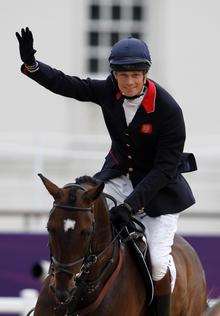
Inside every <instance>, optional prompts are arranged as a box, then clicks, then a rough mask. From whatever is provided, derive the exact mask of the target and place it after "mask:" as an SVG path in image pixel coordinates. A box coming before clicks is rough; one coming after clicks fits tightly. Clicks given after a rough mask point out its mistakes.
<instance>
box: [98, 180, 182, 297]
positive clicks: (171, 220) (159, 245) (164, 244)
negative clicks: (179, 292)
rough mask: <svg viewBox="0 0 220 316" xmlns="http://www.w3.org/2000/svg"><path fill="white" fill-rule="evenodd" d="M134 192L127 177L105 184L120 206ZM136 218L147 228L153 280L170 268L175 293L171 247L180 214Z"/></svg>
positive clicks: (111, 205)
mask: <svg viewBox="0 0 220 316" xmlns="http://www.w3.org/2000/svg"><path fill="white" fill-rule="evenodd" d="M132 191H133V186H132V183H131V181H130V180H129V178H128V177H126V176H121V177H118V178H115V179H112V180H109V181H108V182H107V183H106V184H105V189H104V192H105V193H108V194H110V195H112V196H113V197H114V198H115V199H116V200H117V202H118V204H121V203H123V202H124V200H125V199H126V197H127V196H128V195H129V194H130V193H131V192H132ZM107 202H108V206H109V208H111V207H113V206H114V205H113V202H112V201H111V200H108V201H107ZM136 217H137V219H139V220H140V221H141V222H142V223H143V224H144V226H145V233H146V237H147V242H148V247H149V252H150V257H151V264H152V278H153V280H154V281H159V280H161V279H162V278H163V277H164V276H165V274H166V272H167V269H168V268H169V270H170V274H171V290H172V291H173V289H174V285H175V280H176V268H175V264H174V261H173V257H172V255H171V247H172V245H173V239H174V235H175V233H176V230H177V221H178V217H179V214H167V215H161V216H158V217H150V216H147V215H146V214H138V215H137V216H136Z"/></svg>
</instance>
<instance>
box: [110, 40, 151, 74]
mask: <svg viewBox="0 0 220 316" xmlns="http://www.w3.org/2000/svg"><path fill="white" fill-rule="evenodd" d="M108 60H109V64H110V68H111V70H114V71H120V70H121V71H129V70H130V71H131V70H145V71H148V70H149V68H150V66H151V57H150V52H149V49H148V47H147V44H146V43H145V42H144V41H142V40H139V39H137V38H134V37H128V38H124V39H122V40H120V41H119V42H117V43H116V44H114V46H113V47H112V50H111V54H110V56H109V59H108Z"/></svg>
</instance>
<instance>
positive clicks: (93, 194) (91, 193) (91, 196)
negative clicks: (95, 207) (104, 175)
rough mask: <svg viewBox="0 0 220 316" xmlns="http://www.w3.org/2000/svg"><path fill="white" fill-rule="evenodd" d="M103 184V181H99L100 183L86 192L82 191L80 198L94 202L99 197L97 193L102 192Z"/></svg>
mask: <svg viewBox="0 0 220 316" xmlns="http://www.w3.org/2000/svg"><path fill="white" fill-rule="evenodd" d="M104 186H105V183H104V182H101V183H100V184H98V185H96V186H95V187H93V188H91V189H89V190H87V191H86V192H84V193H83V195H82V199H83V200H84V201H85V202H88V203H92V202H94V201H95V200H96V199H97V198H98V197H99V195H100V194H101V193H102V191H103V189H104Z"/></svg>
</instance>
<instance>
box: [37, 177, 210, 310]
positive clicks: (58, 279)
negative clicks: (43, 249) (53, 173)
mask: <svg viewBox="0 0 220 316" xmlns="http://www.w3.org/2000/svg"><path fill="white" fill-rule="evenodd" d="M39 176H40V178H41V180H42V182H43V184H44V186H45V187H46V189H47V191H48V192H49V193H50V195H52V197H53V199H54V203H53V207H52V209H51V211H50V214H49V219H48V223H47V230H48V233H49V248H50V255H51V267H50V271H49V274H48V276H47V278H46V279H45V281H44V284H43V286H42V289H41V291H40V293H39V297H38V300H37V303H36V306H35V309H34V316H52V315H56V316H61V315H62V316H63V315H67V316H73V315H80V316H83V315H86V316H121V315H126V316H144V315H145V316H148V315H155V314H154V313H153V311H152V309H151V308H152V306H149V305H148V302H147V301H146V296H147V288H146V286H145V283H144V281H143V277H142V274H141V273H140V271H139V269H138V267H137V264H136V260H135V259H134V256H133V255H132V253H131V251H130V250H129V249H128V247H127V246H126V243H124V244H123V243H122V242H120V232H119V233H115V232H114V229H112V225H111V221H110V218H109V211H108V207H107V203H106V198H105V196H104V194H103V189H104V184H103V183H101V182H100V183H97V182H96V181H94V179H93V178H91V177H88V176H84V177H80V178H78V179H76V182H75V183H69V184H67V185H65V186H64V187H62V188H60V187H58V186H57V185H56V184H54V183H53V182H51V181H50V180H49V179H47V178H46V177H44V176H43V175H42V174H39ZM172 255H173V258H174V262H175V266H176V270H177V278H176V283H175V288H174V291H173V293H172V298H171V315H173V316H200V315H202V314H203V312H204V311H205V309H206V283H205V275H204V271H203V269H202V266H201V263H200V261H199V258H198V256H197V254H196V253H195V251H194V250H193V248H192V247H191V246H190V245H189V244H188V243H187V242H186V241H185V240H184V239H183V238H182V237H180V236H175V241H174V245H173V248H172Z"/></svg>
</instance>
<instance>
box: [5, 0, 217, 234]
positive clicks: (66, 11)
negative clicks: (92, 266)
mask: <svg viewBox="0 0 220 316" xmlns="http://www.w3.org/2000/svg"><path fill="white" fill-rule="evenodd" d="M91 6H93V8H94V12H93V13H94V15H96V14H98V13H97V12H98V11H97V10H99V14H100V19H101V18H103V19H104V21H105V22H104V24H103V21H102V23H101V22H100V21H99V20H98V19H96V18H95V19H96V20H95V19H94V20H95V21H93V20H92V19H91ZM113 6H114V9H112V7H113ZM97 7H99V9H97ZM134 7H136V9H134ZM138 7H142V8H144V14H143V15H142V16H141V15H140V10H139V9H138ZM219 7H220V3H219V1H218V0H212V2H211V5H210V3H209V2H207V1H205V0H193V1H190V0H186V1H182V2H180V1H174V0H166V1H164V0H148V1H146V0H145V1H144V0H143V1H141V0H129V1H128V0H115V1H113V0H103V1H98V0H94V1H92V0H82V1H70V0H69V1H65V2H60V1H58V0H53V1H52V0H48V1H46V2H45V1H43V0H39V1H38V4H37V6H36V5H35V2H34V1H32V0H31V1H30V0H23V1H22V2H14V1H12V0H8V1H1V3H0V19H1V23H2V27H1V30H0V32H1V34H0V36H1V43H2V45H1V56H2V57H1V60H0V63H1V78H2V87H3V89H1V94H0V99H1V108H2V111H1V116H0V192H1V194H0V210H2V211H16V210H22V211H23V210H24V211H28V212H29V211H34V210H40V211H43V210H48V209H49V207H50V205H51V201H50V200H49V198H48V195H47V193H46V192H45V190H44V188H43V187H42V185H41V183H40V181H38V179H37V176H36V175H37V173H38V172H43V173H44V174H45V176H47V177H49V178H51V179H52V180H54V181H55V182H56V183H57V184H58V185H63V184H65V183H67V182H69V181H71V180H73V179H74V178H75V177H76V176H77V175H82V174H85V173H87V174H90V175H92V174H93V173H94V172H95V171H96V170H98V169H99V168H100V166H101V163H102V160H103V157H104V156H105V153H106V152H107V150H108V147H109V138H108V136H107V131H106V128H105V126H104V123H103V119H102V116H101V112H100V111H99V109H98V107H97V106H95V105H92V104H87V103H85V104H79V102H77V101H74V100H72V99H68V98H63V97H61V96H57V95H55V94H52V93H50V92H49V91H47V90H45V89H44V88H42V87H40V86H39V85H37V84H36V83H34V82H33V81H31V80H29V79H28V78H26V77H25V76H23V75H22V74H21V73H20V70H19V68H20V64H21V63H20V58H19V53H18V44H17V41H16V38H15V36H14V33H15V31H19V30H20V28H21V27H23V26H26V25H27V26H29V27H30V28H31V30H32V31H33V33H34V39H35V48H36V49H37V54H36V57H37V58H38V59H39V60H41V61H43V62H45V63H48V64H50V65H51V66H54V67H56V68H58V69H61V70H63V71H64V72H66V73H68V74H75V75H79V76H81V77H86V76H87V75H88V67H87V66H88V60H89V58H90V57H94V56H95V55H96V54H97V56H99V57H100V60H101V59H102V61H101V66H100V69H105V67H104V66H103V58H104V57H105V56H106V57H107V55H108V52H109V46H108V45H109V42H108V38H116V37H117V34H116V35H115V33H117V31H118V30H119V31H120V32H119V33H120V36H121V35H123V34H124V33H125V32H126V31H129V32H131V31H132V32H139V33H142V37H143V38H144V39H146V40H147V41H148V43H149V46H150V50H151V52H152V59H153V66H152V69H151V73H150V77H151V78H153V79H154V80H156V81H158V82H159V83H161V84H162V85H163V86H164V87H165V88H167V89H168V91H170V92H171V93H172V95H173V96H174V97H175V98H176V99H177V101H178V102H179V103H180V104H181V106H182V108H183V111H184V115H185V121H186V126H187V143H186V150H187V151H193V152H194V153H195V155H196V156H197V160H198V167H199V171H198V172H197V173H195V174H192V175H190V178H189V180H190V183H191V184H192V188H193V191H194V192H195V195H196V198H197V205H196V206H195V207H193V213H194V214H196V212H211V213H212V214H213V216H216V215H215V214H216V213H217V212H218V210H219V204H220V203H219V202H220V198H219V194H218V191H219V187H220V168H219V156H220V153H219V148H220V146H219V145H220V140H219V135H220V126H219V113H220V110H219V106H218V87H217V84H218V71H217V69H218V68H219V63H220V62H219V53H220V51H219V50H220V47H219V46H220V45H219V43H218V40H217V39H218V30H219V26H220V21H219V18H218V12H219ZM122 8H124V9H123V10H122ZM113 11H114V14H113V13H112V12H113ZM132 12H133V13H132ZM132 14H133V15H132ZM135 14H136V17H138V16H139V17H140V16H141V22H140V21H139V22H138V21H137V20H135V17H134V16H135ZM117 15H118V16H120V18H119V19H117ZM113 16H114V19H115V17H116V20H114V23H113V24H112V19H113ZM93 18H94V16H93ZM132 19H133V20H132ZM112 25H113V26H112ZM97 30H100V33H101V35H100V37H99V39H100V46H98V48H97V47H91V45H90V44H91V42H89V40H88V36H90V37H89V38H90V41H92V43H93V44H94V43H95V42H96V41H97V36H99V35H97V34H96V33H95V32H96V31H97ZM109 32H111V33H110V34H111V36H110V37H109ZM89 34H90V35H89ZM102 75H103V74H102ZM93 76H94V75H93ZM87 135H88V136H87ZM216 218H217V217H213V218H211V219H212V220H210V222H207V220H208V218H206V219H205V221H204V225H203V224H202V222H201V225H202V226H199V225H196V228H195V225H194V222H193V221H192V220H191V219H190V220H186V221H184V222H183V223H182V224H181V227H180V229H182V230H183V231H185V232H198V231H200V232H203V231H204V229H205V228H207V227H209V230H211V231H212V232H214V233H216V232H218V231H219V228H220V221H219V219H218V220H216ZM7 220H8V219H7V218H6V217H5V218H2V219H1V226H0V230H1V229H2V230H3V229H4V230H8V224H7V223H8V221H7ZM190 223H192V225H191V224H190ZM196 223H198V219H196ZM207 223H208V224H209V225H208V224H207ZM18 224H19V220H18V219H17V218H16V219H15V221H14V225H13V221H10V227H11V229H14V228H15V227H18V229H23V226H22V224H21V225H18ZM33 225H35V224H33ZM38 226H39V225H38ZM31 227H32V226H31ZM42 227H43V226H42ZM31 229H32V228H31ZM41 229H42V228H41ZM197 230H198V231H197Z"/></svg>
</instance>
